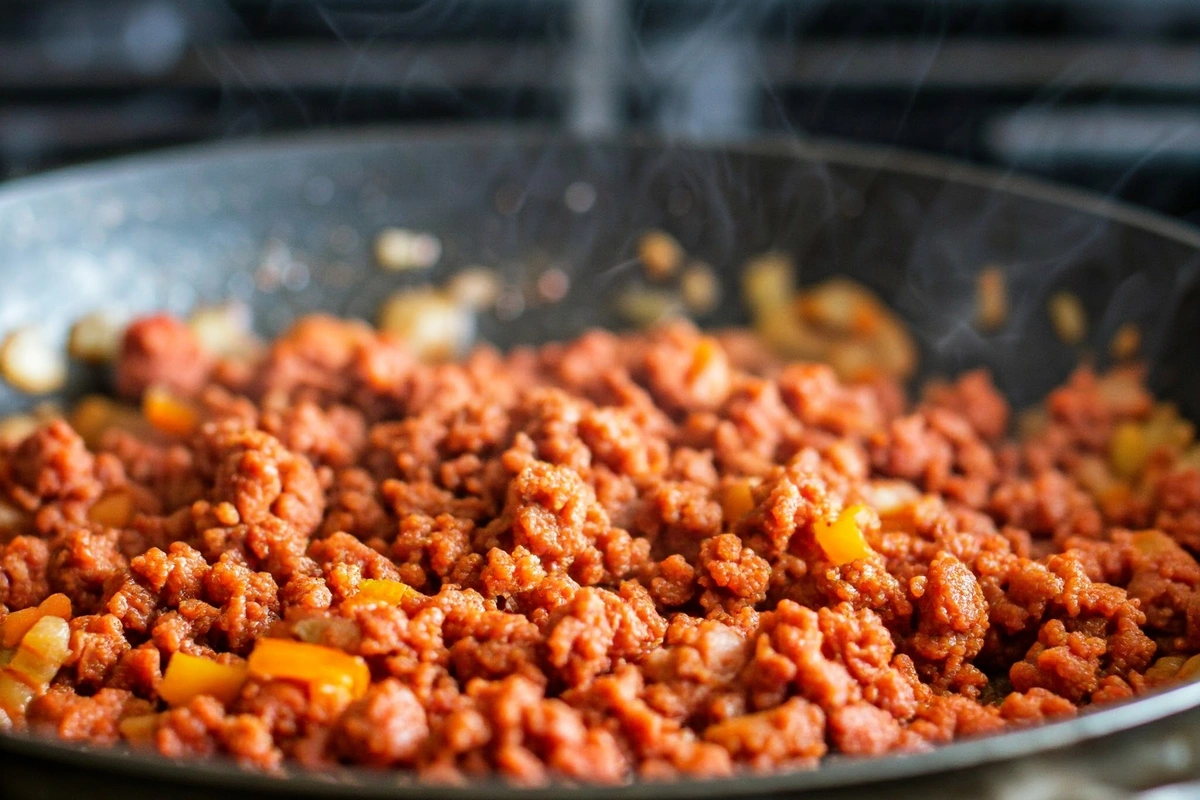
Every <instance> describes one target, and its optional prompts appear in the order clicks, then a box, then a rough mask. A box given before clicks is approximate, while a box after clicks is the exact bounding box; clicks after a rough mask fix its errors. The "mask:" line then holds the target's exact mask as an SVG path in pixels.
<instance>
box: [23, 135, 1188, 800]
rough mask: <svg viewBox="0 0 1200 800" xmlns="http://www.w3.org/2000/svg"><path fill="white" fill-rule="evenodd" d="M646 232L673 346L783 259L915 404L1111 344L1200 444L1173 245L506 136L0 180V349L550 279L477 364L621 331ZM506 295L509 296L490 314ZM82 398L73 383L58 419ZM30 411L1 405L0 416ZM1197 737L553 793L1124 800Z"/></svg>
mask: <svg viewBox="0 0 1200 800" xmlns="http://www.w3.org/2000/svg"><path fill="white" fill-rule="evenodd" d="M389 226H399V227H403V228H409V229H414V230H420V231H428V232H431V233H433V234H435V235H436V236H438V237H439V239H440V240H441V242H442V245H443V253H442V256H441V259H440V261H439V262H438V263H437V264H436V265H435V266H434V268H433V269H432V270H430V271H429V272H426V273H422V274H420V275H413V274H409V273H391V272H385V271H382V270H380V269H379V268H378V267H376V266H373V263H372V258H371V249H372V243H373V239H374V237H375V235H376V234H377V233H378V231H379V230H381V229H382V228H384V227H389ZM649 228H662V229H665V230H667V231H669V232H671V233H672V234H674V235H675V236H676V237H677V238H678V239H679V240H680V242H681V243H682V244H683V245H684V247H685V248H686V249H687V250H688V252H689V253H690V254H691V255H692V256H693V257H695V258H698V259H701V260H703V261H705V262H707V263H709V264H711V265H712V266H713V267H714V269H716V270H717V272H718V274H719V275H720V279H721V282H722V284H723V289H724V292H725V297H726V298H727V300H726V302H724V303H722V304H721V306H720V308H719V309H718V310H717V311H715V312H714V313H712V314H711V315H709V316H706V317H702V318H700V319H699V322H701V323H702V324H704V325H712V326H719V325H728V324H736V323H744V322H746V319H747V318H746V314H745V310H744V309H743V308H741V306H740V305H739V303H738V302H737V296H738V272H739V268H740V265H741V264H742V263H744V261H745V260H746V259H747V258H748V257H750V256H753V255H756V254H760V253H763V252H766V251H778V252H782V253H786V254H788V255H790V256H791V257H792V258H794V259H795V261H796V263H797V264H798V266H799V274H800V279H801V281H802V282H811V281H816V280H819V279H820V278H822V277H825V276H827V275H831V274H835V273H836V274H845V275H849V276H851V277H853V278H855V279H857V280H859V281H862V282H863V283H865V284H867V285H869V286H871V287H872V288H873V289H874V290H875V291H877V292H878V293H879V294H880V295H881V296H883V297H884V298H885V299H887V300H888V301H889V302H890V303H891V304H892V305H893V307H894V308H896V309H897V310H898V311H899V312H900V313H901V314H902V315H903V316H904V317H905V319H906V320H907V321H908V322H909V324H910V326H911V329H912V330H913V332H914V334H915V336H916V337H917V339H918V341H919V345H920V348H921V351H922V374H921V375H920V376H918V379H920V378H922V377H928V376H930V375H935V374H953V373H956V372H959V371H961V370H963V369H967V368H971V367H976V366H986V367H988V368H990V369H991V370H992V372H993V374H994V375H995V377H996V382H997V385H998V386H999V387H1000V388H1001V389H1002V390H1003V391H1004V392H1005V393H1006V395H1007V396H1008V397H1009V399H1010V400H1011V401H1012V402H1013V404H1014V405H1015V406H1017V407H1020V406H1023V405H1026V404H1028V403H1031V402H1034V401H1036V400H1037V399H1039V398H1040V397H1041V396H1042V395H1044V394H1045V393H1046V392H1047V391H1048V390H1049V389H1050V388H1052V387H1053V386H1054V385H1055V384H1057V383H1059V382H1060V381H1062V380H1063V379H1064V378H1065V377H1066V375H1067V374H1068V373H1069V371H1070V370H1071V369H1072V368H1073V367H1074V366H1075V365H1076V364H1078V363H1079V362H1080V360H1081V359H1090V360H1092V361H1094V362H1096V363H1097V364H1099V365H1100V366H1103V364H1104V361H1105V358H1106V356H1105V352H1106V343H1107V342H1108V340H1109V338H1110V337H1111V335H1112V334H1113V332H1114V331H1115V330H1116V328H1117V327H1118V326H1119V325H1120V324H1121V323H1124V322H1129V321H1132V322H1135V323H1137V324H1138V325H1139V326H1140V327H1141V330H1142V333H1143V349H1144V355H1145V357H1146V358H1147V360H1148V362H1149V364H1150V365H1151V372H1150V381H1151V384H1152V386H1153V388H1154V389H1155V390H1156V391H1157V392H1159V393H1160V394H1161V395H1162V396H1164V397H1166V398H1167V399H1170V400H1173V401H1175V402H1177V403H1178V404H1179V405H1180V406H1181V408H1182V409H1184V411H1185V413H1187V414H1188V415H1189V416H1191V417H1192V418H1197V417H1200V374H1198V373H1197V370H1196V369H1195V367H1196V365H1198V364H1200V313H1198V312H1200V232H1198V231H1196V230H1193V229H1191V228H1189V227H1187V226H1184V225H1181V224H1178V223H1175V222H1172V221H1170V220H1167V219H1165V218H1163V217H1159V216H1156V215H1154V214H1151V213H1148V212H1145V211H1140V210H1137V209H1133V208H1130V207H1127V206H1124V205H1121V204H1119V203H1117V202H1114V201H1111V200H1108V199H1105V198H1101V197H1099V196H1093V195H1088V194H1084V193H1080V192H1076V191H1071V190H1067V189H1062V188H1057V187H1053V186H1050V185H1047V184H1044V183H1041V182H1036V181H1032V180H1027V179H1024V178H1016V177H1012V176H1008V175H1001V174H999V173H993V172H989V171H985V170H980V169H977V168H973V167H967V166H964V165H959V164H954V163H949V162H943V161H939V160H935V159H930V158H925V157H918V156H914V155H910V154H903V153H897V152H893V151H884V150H876V149H871V148H866V147H859V146H851V145H846V144H837V143H814V142H800V141H796V140H788V141H760V142H755V143H753V144H744V145H737V146H731V147H717V146H692V145H686V144H680V143H664V142H655V141H649V140H639V139H636V138H635V139H628V138H626V139H620V140H612V141H589V142H580V141H577V140H571V139H566V138H562V137H558V136H554V135H547V134H543V133H540V132H534V131H530V132H522V131H513V130H505V131H479V130H478V129H475V130H472V131H470V132H458V131H447V130H429V131H411V130H410V131H407V132H388V131H365V132H364V131H360V132H354V133H352V134H338V135H328V134H324V135H315V136H304V137H299V138H291V139H284V140H276V141H269V142H262V143H255V144H238V145H232V146H230V145H221V146H215V147H214V146H206V147H199V148H193V149H189V150H182V151H179V152H177V153H171V154H165V155H152V156H149V157H138V158H131V159H127V160H123V161H118V162H115V163H111V164H105V165H99V166H89V167H84V168H76V169H70V170H66V171H62V172H59V173H57V174H52V175H48V176H44V177H38V178H34V179H30V180H25V181H18V182H14V183H11V184H9V185H8V186H7V187H6V188H5V189H3V190H2V191H0V278H2V282H0V286H2V288H0V332H6V331H8V330H10V329H12V328H14V327H16V326H18V325H23V324H30V323H36V324H37V325H38V326H40V327H41V329H42V330H43V331H44V332H45V333H46V334H47V335H48V336H49V337H50V338H51V339H52V340H53V341H55V342H61V341H62V340H63V339H64V338H65V335H66V331H67V328H68V326H69V325H70V323H71V322H73V321H74V320H75V319H77V318H78V317H80V316H81V315H83V314H85V313H88V312H91V311H95V310H98V309H103V310H110V311H113V312H117V313H124V314H135V313H138V312H144V311H149V310H152V309H162V308H165V309H169V310H172V311H176V312H184V311H186V310H187V309H188V308H190V307H191V306H193V305H196V304H202V303H215V302H221V301H226V300H230V299H238V300H242V301H245V302H246V303H247V304H248V305H249V306H250V307H251V308H252V309H253V311H254V319H255V323H256V327H257V328H258V330H259V332H260V333H262V334H264V335H268V336H269V335H272V334H275V333H278V332H279V331H280V330H281V329H283V328H284V327H286V325H287V324H288V322H289V321H290V320H292V319H293V318H294V317H295V316H296V315H298V314H302V313H305V312H309V311H315V310H326V311H332V312H335V313H338V314H343V315H349V316H359V317H364V318H367V319H371V318H373V316H374V313H375V310H376V308H377V306H378V304H379V303H380V301H381V300H382V299H383V298H384V297H385V296H386V295H388V294H389V293H390V292H392V291H395V290H397V289H399V288H401V287H403V286H405V285H410V284H416V283H423V282H427V281H433V282H440V281H443V280H445V279H446V278H447V277H448V276H450V275H452V274H453V273H454V272H455V271H456V270H458V269H461V268H462V267H464V266H466V265H470V264H487V265H489V266H491V267H493V268H495V269H496V270H498V271H499V272H500V273H501V274H502V275H503V277H504V279H505V281H506V283H508V284H509V285H511V286H513V287H516V288H515V289H514V291H516V292H519V291H521V290H523V289H525V288H527V287H529V286H530V285H531V284H532V283H533V282H534V281H535V280H536V277H537V275H538V274H540V272H541V271H543V270H545V269H547V268H552V267H553V268H557V269H561V270H563V271H564V272H566V273H567V275H568V276H569V277H570V279H571V285H570V291H569V293H568V294H567V296H566V298H565V299H563V300H562V301H561V302H557V303H541V304H539V303H537V302H535V301H530V302H527V303H525V304H524V307H520V304H519V303H510V304H509V305H508V306H507V309H508V313H506V314H504V315H503V316H502V317H497V316H496V315H494V314H493V315H488V316H484V317H483V318H481V319H480V320H479V326H478V327H479V330H478V334H479V336H480V337H481V338H483V339H487V340H489V341H492V342H494V343H496V344H498V345H500V346H511V345H514V344H518V343H528V342H539V341H546V340H549V339H561V338H566V337H570V336H574V335H576V334H578V333H579V332H581V331H583V330H584V329H586V328H588V327H592V326H597V325H603V326H620V325H621V322H622V321H621V319H620V318H619V317H618V316H616V315H615V314H614V312H613V305H614V304H613V303H612V302H611V300H612V298H613V297H615V296H616V295H617V293H619V292H621V291H623V290H626V289H628V288H629V287H631V286H633V285H635V284H636V282H637V280H639V278H638V275H637V273H638V269H637V268H636V266H635V264H634V262H633V261H632V256H631V254H632V252H633V251H634V248H635V244H636V240H637V238H638V237H639V235H640V234H641V233H642V232H643V231H645V230H646V229H649ZM989 265H998V266H1001V267H1003V268H1004V269H1005V271H1006V273H1007V274H1008V276H1009V292H1010V315H1009V316H1010V318H1009V322H1008V324H1007V325H1006V327H1005V328H1004V329H1003V330H1002V331H1000V332H999V333H997V334H995V335H990V336H984V335H981V334H980V333H978V332H977V331H976V329H975V328H974V327H973V326H972V324H971V320H972V316H973V310H974V303H975V298H974V285H975V276H976V274H977V273H978V271H979V270H980V269H981V268H983V267H985V266H989ZM1064 289H1065V290H1069V291H1072V292H1074V293H1076V294H1077V295H1078V296H1079V297H1080V298H1081V299H1082V301H1083V303H1084V306H1085V308H1086V309H1087V312H1088V317H1089V328H1088V336H1087V339H1086V341H1085V342H1084V343H1083V344H1081V345H1078V346H1075V347H1070V346H1067V345H1065V344H1063V343H1062V342H1060V341H1059V340H1058V339H1057V338H1056V337H1055V336H1054V334H1053V329H1052V326H1051V324H1050V321H1049V319H1048V318H1047V315H1046V313H1045V307H1046V302H1047V299H1048V298H1049V297H1050V296H1051V295H1052V294H1053V293H1054V292H1056V291H1059V290H1064ZM524 296H532V294H531V293H528V292H526V293H525V295H519V294H514V295H513V297H524ZM518 311H519V312H520V313H517V312H518ZM101 381H103V376H102V375H100V374H98V373H97V372H95V371H94V370H88V369H87V368H84V367H80V366H74V367H72V372H71V375H70V379H69V382H68V386H67V388H66V390H65V392H64V394H65V395H66V396H67V397H69V396H70V395H72V394H75V393H78V392H80V391H83V390H85V389H94V388H96V387H97V383H98V382H101ZM42 399H44V398H42ZM34 402H35V400H34V399H32V398H29V397H26V396H23V395H20V394H18V393H15V392H13V391H12V390H10V389H9V388H7V387H4V388H0V414H6V413H11V412H13V411H16V410H19V409H21V408H25V407H28V406H30V405H32V404H33V403H34ZM1197 725H1200V683H1198V684H1189V685H1184V686H1180V687H1177V688H1175V689H1172V690H1169V691H1165V692H1161V693H1158V694H1154V695H1150V696H1147V697H1144V698H1141V699H1138V700H1136V701H1133V702H1128V703H1125V704H1121V705H1115V706H1111V707H1107V708H1101V709H1097V710H1095V711H1089V712H1085V713H1084V714H1083V715H1081V716H1080V717H1079V718H1077V719H1074V720H1069V721H1064V722H1058V723H1052V724H1048V725H1044V726H1041V727H1036V728H1032V729H1028V730H1022V731H1016V732H1012V733H1006V734H1003V735H1000V736H993V737H990V738H983V739H978V740H974V741H964V742H959V743H955V744H952V745H949V746H946V747H943V748H940V749H937V750H934V751H932V752H929V753H924V754H918V755H908V756H896V757H887V758H880V759H874V760H852V759H844V758H838V757H834V758H831V759H828V760H827V761H826V763H825V764H823V765H822V767H821V768H820V769H818V770H815V771H810V772H798V773H791V774H783V775H771V776H757V777H743V778H737V779H732V780H720V781H711V782H694V781H682V782H676V783H659V784H655V783H637V784H633V785H631V786H627V787H624V788H621V789H618V790H614V789H611V788H604V789H594V788H587V787H582V788H572V789H571V790H570V794H572V795H574V796H577V797H579V798H591V797H615V796H621V797H630V798H632V797H643V798H651V797H654V798H667V797H743V796H753V797H766V796H798V795H803V796H806V797H808V796H829V797H847V798H849V797H865V796H868V795H870V796H878V794H879V792H880V791H886V792H887V793H888V795H889V796H896V797H918V796H922V797H927V796H938V795H939V794H940V793H943V792H944V793H949V792H951V791H953V792H956V793H960V794H966V795H967V796H986V794H988V793H992V794H994V795H995V796H1021V797H1038V796H1054V797H1061V796H1080V797H1082V796H1085V793H1086V792H1089V791H1093V790H1095V789H1096V788H1097V787H1102V788H1103V790H1104V791H1105V792H1106V794H1103V795H1102V796H1106V797H1107V796H1123V795H1124V794H1125V793H1127V792H1129V791H1134V790H1140V789H1144V788H1146V787H1149V786H1154V785H1159V784H1162V783H1167V782H1172V781H1182V780H1189V779H1193V778H1195V777H1198V776H1200V736H1197V735H1195V734H1193V731H1194V730H1195V729H1196V727H1197ZM480 791H481V788H480V787H478V786H476V787H472V788H468V789H454V788H434V787H427V786H420V785H415V784H412V783H411V782H409V781H408V779H407V778H405V777H404V776H402V775H400V776H398V775H395V774H391V773H373V772H369V771H366V770H356V769H346V770H341V771H335V772H329V773H321V774H313V773H304V772H299V771H298V772H295V773H291V774H288V775H287V776H285V777H283V778H277V777H268V776H263V775H258V774H254V773H249V772H243V771H241V770H239V769H238V768H237V767H235V766H233V765H232V764H231V763H228V762H222V761H213V762H206V763H202V764H195V763H186V764H181V763H174V762H170V761H167V760H165V759H158V758H153V757H148V756H143V755H140V754H135V753H129V752H122V751H119V750H118V751H111V750H95V749H88V748H85V747H79V746H75V745H70V744H64V743H60V742H49V741H43V740H37V739H31V738H26V737H20V736H0V794H3V796H5V797H10V798H55V797H73V798H74V797H84V796H86V797H114V798H115V797H120V798H122V800H133V799H134V798H142V797H147V798H149V797H156V798H160V797H163V796H169V797H172V798H192V797H195V798H200V797H204V798H211V797H213V796H214V795H218V794H219V795H220V796H225V797H231V798H232V797H249V796H256V797H258V796H272V795H274V796H280V797H282V796H287V797H290V798H308V797H314V798H315V797H333V796H336V797H384V796H387V797H409V798H434V797H447V798H449V797H463V798H465V797H470V796H476V795H477V794H479V792H480ZM484 791H486V792H487V794H488V795H489V796H492V797H509V796H512V797H516V796H521V797H534V796H537V797H547V798H548V797H561V796H563V794H564V793H565V790H564V788H563V787H551V788H548V789H544V790H517V789H512V788H507V787H504V786H500V785H489V786H487V787H486V789H484ZM1012 792H1015V794H1010V793H1012ZM1109 792H1111V794H1108V793H1109ZM1086 796H1096V795H1094V794H1087V795H1086Z"/></svg>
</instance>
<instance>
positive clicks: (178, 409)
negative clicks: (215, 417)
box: [142, 386, 198, 436]
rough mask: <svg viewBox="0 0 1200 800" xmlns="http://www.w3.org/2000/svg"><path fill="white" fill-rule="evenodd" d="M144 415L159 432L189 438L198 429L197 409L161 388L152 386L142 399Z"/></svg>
mask: <svg viewBox="0 0 1200 800" xmlns="http://www.w3.org/2000/svg"><path fill="white" fill-rule="evenodd" d="M142 414H143V415H144V416H145V417H146V419H147V420H148V421H149V422H150V424H151V425H153V426H154V427H155V428H157V429H158V430H160V431H162V432H163V433H166V434H170V435H172V436H187V435H189V434H190V433H191V432H192V431H193V430H195V429H196V424H197V422H198V418H197V414H196V409H195V408H194V407H193V406H192V405H191V404H190V403H188V402H187V401H186V400H182V399H180V398H178V397H175V396H174V395H173V394H171V392H170V391H168V390H167V389H164V388H162V387H161V386H151V387H150V388H149V389H147V390H146V394H145V395H144V396H143V397H142Z"/></svg>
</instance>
